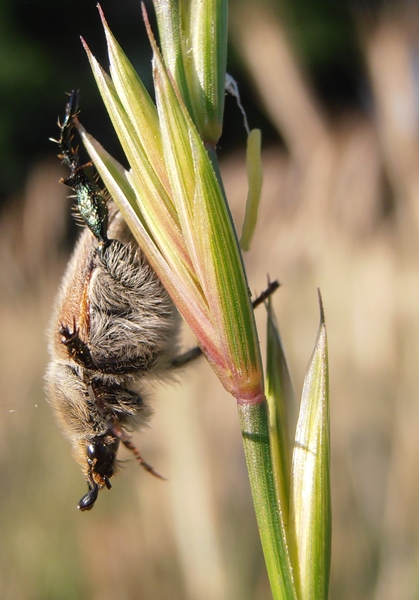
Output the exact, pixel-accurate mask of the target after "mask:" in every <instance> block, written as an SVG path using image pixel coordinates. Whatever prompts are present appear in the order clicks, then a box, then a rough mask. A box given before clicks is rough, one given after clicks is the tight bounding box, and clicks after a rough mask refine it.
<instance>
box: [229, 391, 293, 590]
mask: <svg viewBox="0 0 419 600" xmlns="http://www.w3.org/2000/svg"><path fill="white" fill-rule="evenodd" d="M238 412H239V420H240V427H241V431H242V438H243V446H244V452H245V456H246V462H247V469H248V473H249V479H250V486H251V489H252V496H253V503H254V506H255V512H256V518H257V522H258V527H259V534H260V539H261V542H262V548H263V553H264V556H265V562H266V568H267V571H268V576H269V581H270V585H271V590H272V595H273V598H274V600H295V599H296V598H297V596H296V591H295V585H294V578H293V573H292V567H291V562H290V557H289V551H288V545H287V539H286V524H284V520H283V514H282V511H281V509H280V508H279V506H278V502H277V494H276V489H275V481H274V475H273V466H272V459H271V450H270V445H269V419H268V405H267V402H266V400H264V401H263V402H260V403H254V404H250V403H242V404H240V403H239V404H238Z"/></svg>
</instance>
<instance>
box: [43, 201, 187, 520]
mask: <svg viewBox="0 0 419 600" xmlns="http://www.w3.org/2000/svg"><path fill="white" fill-rule="evenodd" d="M108 233H109V237H110V238H111V239H110V241H109V244H108V245H107V246H105V247H100V246H98V244H97V240H96V238H95V236H94V235H93V234H92V233H91V232H90V230H89V229H87V228H86V229H85V230H84V232H83V234H82V236H81V238H80V240H79V242H78V244H77V246H76V249H75V251H74V254H73V257H72V258H71V260H70V263H69V265H68V268H67V272H66V274H65V276H64V279H63V283H62V286H61V290H60V292H59V295H58V299H57V303H56V309H55V312H54V315H53V319H52V324H51V328H50V340H51V344H50V352H51V357H52V360H51V363H50V365H49V367H48V371H47V390H48V395H49V399H50V402H51V404H52V405H53V407H54V409H55V412H56V414H57V417H58V420H59V421H60V423H61V425H62V426H63V428H64V431H65V433H66V435H67V436H68V437H69V438H70V440H71V442H72V444H73V448H74V453H75V456H76V459H77V460H78V461H79V462H80V464H81V466H82V469H83V472H84V475H85V477H86V479H87V481H88V484H89V491H90V492H91V491H92V490H95V492H97V491H98V490H99V489H102V488H103V487H104V486H106V487H109V485H110V484H109V478H110V477H111V476H112V475H113V474H114V472H115V469H116V464H117V463H116V452H117V450H118V446H119V441H120V440H122V441H123V442H124V443H125V444H126V445H129V438H128V436H127V434H126V431H132V430H134V429H138V427H139V426H141V424H143V423H144V422H145V421H146V420H147V417H148V415H149V414H150V410H149V409H148V407H147V406H146V405H145V404H144V401H143V399H142V397H141V381H142V380H144V378H150V377H153V376H154V377H157V376H158V374H159V373H161V372H163V371H167V370H168V369H169V368H170V366H171V363H172V360H173V358H174V357H175V355H176V349H177V344H176V340H177V333H178V328H179V318H178V314H177V311H176V309H175V308H174V306H173V303H172V301H171V300H170V298H169V296H168V294H167V292H166V291H165V289H164V288H163V286H162V284H161V283H160V281H159V279H158V278H157V276H156V274H155V273H154V271H153V270H152V269H151V267H150V266H149V264H148V262H147V261H146V259H145V257H144V256H143V254H142V253H141V250H140V249H139V248H138V246H137V245H136V244H135V243H134V242H133V240H132V237H131V235H130V233H129V231H128V228H127V226H126V225H125V222H124V221H123V219H122V217H121V215H120V213H119V212H117V211H116V210H115V209H113V210H111V213H110V218H109V226H108ZM95 447H96V448H100V450H99V451H98V452H102V455H103V456H104V459H103V461H102V462H104V463H106V466H105V468H102V467H101V466H100V464H99V463H100V460H99V457H97V456H95ZM96 486H97V488H96ZM93 495H94V494H93ZM96 495H97V493H96ZM92 505H93V503H92ZM79 508H81V509H86V508H91V506H90V505H88V506H84V504H83V500H82V502H81V503H80V505H79Z"/></svg>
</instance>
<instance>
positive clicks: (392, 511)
mask: <svg viewBox="0 0 419 600" xmlns="http://www.w3.org/2000/svg"><path fill="white" fill-rule="evenodd" d="M95 3H96V1H95V0H55V2H54V3H51V2H47V1H46V0H27V1H23V0H0V202H1V207H0V210H1V213H0V473H1V482H0V598H2V599H4V600H38V599H42V600H47V599H54V600H56V599H59V600H70V599H84V598H89V599H99V598H100V599H101V600H107V599H109V600H113V599H115V598H118V600H132V599H138V598H141V599H143V600H151V599H152V600H156V599H159V600H160V599H163V600H166V599H167V600H181V599H182V600H189V599H190V600H195V599H197V598H203V599H205V600H227V599H228V600H232V599H236V598H241V599H242V600H265V599H267V598H269V597H270V592H269V587H268V583H267V578H266V574H265V569H264V563H263V558H262V553H261V548H260V544H259V541H258V536H257V529H256V524H255V518H254V515H253V510H252V501H251V497H250V491H249V486H248V481H247V473H246V469H245V464H244V457H243V451H242V446H241V440H240V433H239V427H238V421H237V415H236V409H235V403H234V400H233V399H232V398H230V397H228V396H227V395H226V394H225V393H224V392H223V390H222V388H221V386H220V384H219V383H218V381H217V380H216V378H215V377H214V375H213V374H212V373H211V371H210V369H209V368H208V366H207V365H206V364H205V362H204V361H202V363H201V364H197V365H195V366H194V368H192V369H190V370H189V371H188V372H187V373H186V374H185V376H184V377H183V378H182V379H181V380H180V381H179V382H178V383H175V384H173V383H171V384H170V385H156V386H155V389H153V390H151V392H150V394H151V395H152V396H153V407H154V409H155V417H154V419H153V422H152V426H151V428H150V429H149V430H147V431H145V432H143V433H142V434H141V435H139V436H138V437H137V438H136V443H137V444H138V445H139V447H140V448H141V451H142V453H143V454H144V456H145V457H146V458H147V460H148V461H149V462H151V463H152V464H153V465H154V467H155V468H156V469H157V470H158V471H159V472H161V473H163V474H164V475H165V476H166V477H167V478H168V481H166V482H162V481H159V480H157V479H155V478H153V477H150V476H148V475H147V474H146V473H144V472H143V470H141V469H138V467H137V466H136V465H135V464H134V462H133V460H132V458H131V457H130V456H129V455H128V454H125V455H124V454H123V458H124V459H126V463H125V468H124V469H123V470H122V473H121V474H120V476H119V477H118V479H116V480H115V482H114V487H113V489H112V491H110V492H107V491H104V492H102V493H101V494H100V497H99V500H98V502H97V505H96V506H95V508H94V510H93V511H92V512H91V513H85V514H81V513H79V512H78V511H76V509H75V506H76V504H77V502H78V500H79V499H80V497H81V496H82V495H83V494H84V492H85V483H84V481H83V479H82V476H81V473H80V470H79V467H78V466H77V465H76V464H75V462H74V461H73V459H72V457H71V453H70V447H69V444H68V442H67V441H66V440H65V439H64V438H63V436H62V435H61V432H60V431H59V429H58V427H57V426H56V424H55V422H54V419H53V416H52V414H51V411H50V408H49V406H48V405H47V403H46V401H45V398H44V392H43V372H44V370H45V366H46V363H47V360H48V358H47V350H46V347H47V340H46V333H45V331H46V328H47V324H48V320H49V314H50V311H51V306H52V303H53V300H54V296H55V293H56V290H57V287H58V285H59V281H60V277H61V274H62V272H63V269H64V268H65V264H66V261H67V259H68V256H69V253H70V251H71V247H72V245H73V243H74V240H75V237H76V235H77V232H76V229H75V227H74V225H73V223H72V220H71V217H70V201H69V200H67V199H66V196H67V193H68V191H67V190H65V189H64V186H60V184H59V183H58V180H59V178H60V177H61V176H63V175H65V172H64V171H63V169H62V167H61V166H60V163H59V160H58V159H57V158H56V148H54V146H53V144H51V142H49V141H48V138H49V137H51V136H52V137H54V136H56V135H57V127H56V119H57V117H58V115H60V114H62V113H63V110H64V105H65V101H66V98H65V95H64V92H68V91H70V90H71V89H72V88H79V89H80V90H81V96H82V114H81V120H82V122H83V124H84V125H85V126H86V127H87V129H88V130H89V131H90V132H92V133H93V134H94V135H95V136H96V137H97V138H99V139H100V141H101V142H102V143H103V144H104V145H105V147H106V148H107V149H108V150H110V151H111V152H112V153H113V154H114V155H115V156H116V157H117V158H119V159H120V160H121V161H123V157H122V155H121V151H120V149H119V148H118V144H117V141H116V138H115V136H114V134H113V133H112V130H111V126H110V123H109V121H108V119H107V117H106V114H105V111H104V109H103V107H102V105H101V102H100V98H99V94H98V92H97V91H96V89H95V86H94V83H93V77H92V75H91V74H90V71H89V67H88V64H87V60H86V57H85V56H84V53H83V51H82V49H81V45H80V42H79V36H80V35H82V36H83V37H85V39H86V40H87V41H88V43H89V45H90V46H91V48H92V50H93V52H94V54H95V55H96V56H97V57H98V58H99V60H100V61H101V62H102V64H103V65H104V66H106V64H107V62H106V55H105V44H104V40H103V36H102V33H101V28H100V23H99V18H98V15H97V10H96V8H95ZM102 6H103V8H104V11H105V14H106V16H107V18H108V22H109V24H110V26H111V28H112V30H113V31H114V33H115V35H116V37H117V38H118V39H119V41H120V43H121V44H122V46H123V47H124V49H125V50H126V52H127V54H128V55H129V57H130V58H131V60H132V61H133V63H134V64H135V65H136V67H137V69H138V71H139V72H140V74H141V76H142V77H143V78H144V79H145V81H148V82H149V81H150V74H151V73H150V50H149V48H148V44H147V41H146V39H145V34H144V29H143V26H142V20H141V11H140V2H139V1H138V0H119V1H118V2H115V0H113V1H112V0H103V2H102ZM148 7H149V9H150V11H151V7H150V5H149V4H148ZM230 9H231V22H230V25H231V48H230V62H229V71H230V72H231V73H232V74H233V76H234V77H235V78H236V80H237V81H238V83H239V85H240V89H241V94H242V102H243V105H244V107H245V109H246V111H247V113H248V118H249V121H250V125H251V127H260V128H261V129H262V132H263V138H264V150H263V163H264V188H263V197H262V205H261V213H260V220H259V224H258V229H257V232H256V237H255V240H254V244H253V248H252V250H251V252H250V253H249V254H248V256H246V264H247V267H248V274H249V284H250V286H251V288H252V290H254V291H255V293H257V292H260V291H261V290H262V289H263V288H264V287H265V285H266V276H267V274H268V273H269V275H270V277H271V278H274V277H276V278H278V279H279V280H280V281H281V283H282V287H281V289H280V290H279V291H278V292H277V294H276V296H275V300H274V305H275V309H276V312H277V316H278V320H279V324H280V328H281V332H282V336H283V342H284V346H285V351H286V354H287V359H288V363H289V367H290V371H291V374H292V378H293V382H294V386H295V390H296V394H297V396H299V395H300V393H301V389H302V384H303V378H304V372H305V368H306V365H307V362H308V359H309V357H310V354H311V350H312V347H313V344H314V340H315V335H316V330H317V325H318V318H319V316H318V306H317V294H316V288H317V287H320V288H321V291H322V294H323V298H324V304H325V311H326V319H327V325H328V334H329V355H330V372H331V418H332V494H333V555H332V575H331V593H330V597H331V598H332V599H337V598H339V599H340V600H352V599H355V598H356V599H358V600H363V599H365V600H366V599H377V600H378V598H379V599H380V600H393V599H394V600H396V599H397V600H413V599H415V598H419V577H418V574H419V551H418V550H419V545H418V538H419V536H418V533H419V532H418V513H419V460H418V458H419V432H418V429H419V402H418V400H419V383H418V379H419V378H418V374H419V239H418V238H419V236H418V233H419V6H418V2H417V0H410V1H408V0H405V1H403V0H398V1H395V2H390V1H389V2H378V1H376V2H371V1H369V2H367V1H364V2H361V1H360V2H349V1H346V2H345V1H344V0H340V1H339V2H336V1H334V0H292V1H291V0H271V1H270V2H269V1H268V0H263V1H260V2H251V1H249V2H246V0H231V2H230ZM244 144H245V133H244V129H243V126H242V121H241V115H240V112H239V111H238V109H237V107H236V105H235V102H234V101H233V100H232V99H230V98H227V100H226V127H225V131H224V134H223V137H222V139H221V142H220V160H221V162H222V171H223V175H224V178H225V186H226V189H227V194H228V196H229V199H230V202H231V206H232V210H233V214H234V218H235V219H236V222H237V224H238V226H239V227H240V224H241V220H242V216H243V208H244V206H243V205H244V200H245V197H246V174H245V157H244ZM258 320H259V325H260V332H261V339H262V344H263V340H264V328H265V319H264V314H263V309H259V311H258ZM185 344H186V346H187V345H188V344H189V345H191V344H193V340H191V338H190V337H189V338H188V334H187V332H186V334H185Z"/></svg>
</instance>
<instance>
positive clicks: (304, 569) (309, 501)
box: [291, 309, 331, 600]
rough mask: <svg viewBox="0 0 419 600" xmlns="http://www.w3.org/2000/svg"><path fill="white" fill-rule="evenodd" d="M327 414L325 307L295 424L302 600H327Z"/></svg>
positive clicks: (294, 473) (294, 472)
mask: <svg viewBox="0 0 419 600" xmlns="http://www.w3.org/2000/svg"><path fill="white" fill-rule="evenodd" d="M329 421H330V416H329V390H328V359H327V336H326V326H325V321H324V315H323V309H321V322H320V326H319V331H318V335H317V340H316V344H315V348H314V352H313V355H312V358H311V361H310V364H309V367H308V371H307V375H306V378H305V382H304V389H303V394H302V400H301V407H300V416H299V419H298V424H297V433H296V438H295V447H294V455H293V470H292V507H291V510H292V514H293V517H294V526H295V532H296V544H297V553H298V563H299V574H300V577H299V580H300V585H301V598H302V600H306V599H307V600H308V599H310V600H326V599H327V596H328V588H329V575H330V557H331V492H330V422H329Z"/></svg>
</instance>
